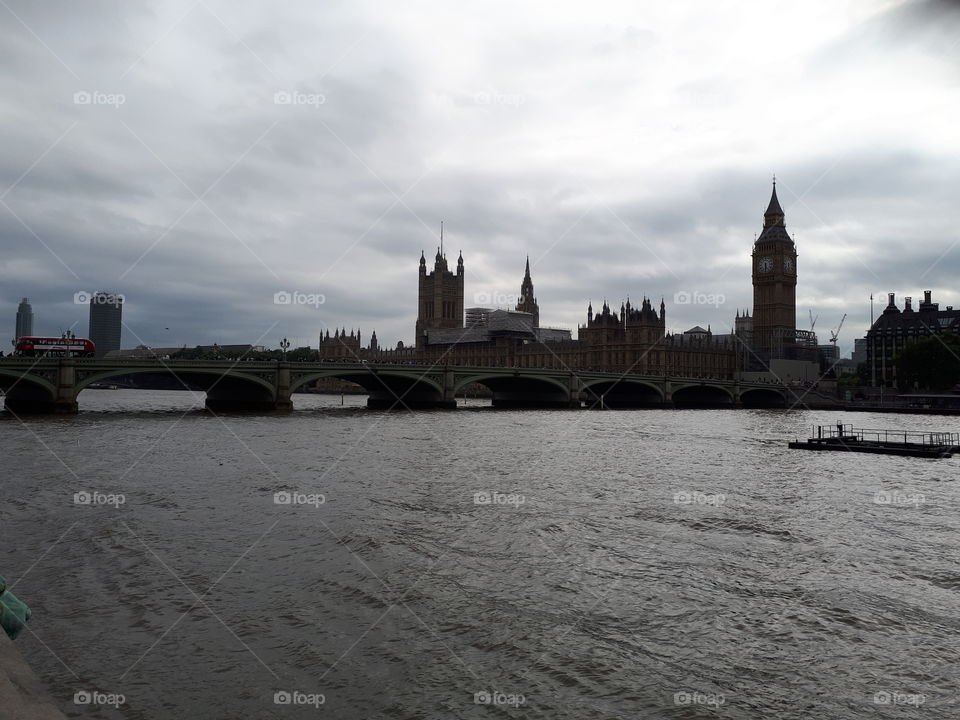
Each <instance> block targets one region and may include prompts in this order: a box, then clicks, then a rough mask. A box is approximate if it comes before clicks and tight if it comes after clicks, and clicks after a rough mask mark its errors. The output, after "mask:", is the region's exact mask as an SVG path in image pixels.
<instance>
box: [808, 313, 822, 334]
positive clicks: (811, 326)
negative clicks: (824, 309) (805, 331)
mask: <svg viewBox="0 0 960 720" xmlns="http://www.w3.org/2000/svg"><path fill="white" fill-rule="evenodd" d="M807 312H808V313H810V332H813V326H814V325H816V324H817V320H819V319H820V315H819V314H817V316H816V317H814V316H813V310H807Z"/></svg>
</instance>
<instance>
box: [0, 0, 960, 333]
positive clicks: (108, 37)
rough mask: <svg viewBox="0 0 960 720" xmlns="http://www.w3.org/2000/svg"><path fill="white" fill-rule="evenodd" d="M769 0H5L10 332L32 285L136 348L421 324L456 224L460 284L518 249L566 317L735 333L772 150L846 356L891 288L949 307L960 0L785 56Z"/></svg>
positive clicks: (5, 276)
mask: <svg viewBox="0 0 960 720" xmlns="http://www.w3.org/2000/svg"><path fill="white" fill-rule="evenodd" d="M814 5H816V4H814ZM761 8H763V9H765V8H766V6H765V5H764V6H759V5H758V6H757V8H754V9H753V10H748V9H746V8H745V9H743V10H742V11H739V12H738V13H733V14H729V13H725V12H721V11H720V10H719V9H702V10H700V11H698V12H693V11H691V10H687V9H684V8H670V7H663V8H658V9H652V8H648V9H646V10H642V9H637V8H636V7H634V6H633V4H630V3H625V4H623V5H619V4H617V3H601V4H600V5H597V6H591V7H589V8H583V9H580V10H578V9H576V8H566V9H565V8H555V9H554V10H552V11H551V13H550V14H549V16H546V15H543V14H542V13H539V12H538V11H535V10H533V9H531V8H522V9H521V8H515V7H513V6H508V5H507V4H498V3H493V4H490V5H488V6H485V7H484V9H483V10H482V11H481V10H479V9H466V10H462V11H461V10H458V11H457V12H456V13H453V12H452V11H450V10H449V9H447V8H444V7H443V6H440V5H437V6H423V7H421V8H419V9H418V10H417V11H416V12H414V11H411V10H409V9H404V10H400V9H397V8H386V7H382V6H381V7H378V8H376V9H375V8H372V7H369V6H366V5H364V4H362V3H358V4H334V5H331V6H325V7H323V8H319V7H317V6H315V5H314V4H310V3H286V4H283V5H281V6H277V7H271V8H267V7H265V6H256V5H253V6H235V5H231V4H226V3H218V2H210V3H203V4H196V5H194V4H191V3H188V2H184V3H179V4H177V3H171V4H163V5H157V6H144V7H136V6H131V5H129V4H126V3H120V2H97V3H85V4H83V6H79V5H77V4H75V3H69V2H55V3H39V4H38V3H28V2H13V3H8V9H5V8H0V16H4V22H2V23H0V62H2V63H3V65H4V68H5V70H6V72H4V73H3V74H2V75H0V93H2V95H0V96H2V97H3V100H2V102H0V126H2V128H3V132H4V137H5V139H6V140H7V142H6V144H5V153H4V155H3V156H2V157H0V197H2V200H3V203H4V204H0V238H2V240H0V250H2V253H0V304H2V306H4V307H7V308H8V325H9V326H10V327H11V330H12V323H13V314H14V312H15V309H16V303H17V301H18V300H19V298H20V297H21V296H24V295H26V296H30V297H31V300H32V301H33V303H34V309H35V312H36V313H37V316H38V323H37V325H38V329H39V330H42V331H45V332H56V331H58V330H59V329H61V328H64V327H68V326H71V325H74V324H76V325H77V326H78V327H79V328H80V329H81V330H82V331H84V332H85V331H86V312H87V310H86V308H85V307H83V306H77V305H75V304H74V303H73V301H72V298H73V294H74V293H75V292H77V291H78V290H88V291H92V290H99V289H104V290H113V291H116V292H122V293H123V294H125V295H126V296H127V299H128V300H127V302H128V304H127V306H126V309H125V311H124V319H125V322H126V323H127V325H128V331H126V332H125V339H124V344H126V345H132V344H135V343H136V342H137V338H139V339H140V340H142V341H144V342H149V343H152V344H164V345H179V344H188V345H194V344H198V343H207V342H213V341H217V342H222V343H233V342H254V341H257V340H260V342H262V343H264V344H268V345H276V343H277V342H278V340H279V338H280V337H283V336H288V337H290V338H299V339H300V341H302V342H303V343H307V342H311V343H312V342H314V338H315V337H316V336H317V335H318V334H319V333H320V332H321V331H322V330H324V329H326V328H327V327H330V328H333V327H340V326H346V327H347V328H348V329H349V328H351V327H357V326H360V327H362V328H363V330H364V334H365V336H368V335H369V332H370V331H371V330H373V329H376V330H377V331H378V336H379V337H380V339H381V341H382V342H384V343H385V344H389V345H392V344H395V343H396V341H397V340H401V339H402V340H404V341H409V340H410V339H411V337H412V328H413V323H414V314H415V304H416V292H417V288H416V278H417V262H418V260H419V257H420V251H421V249H423V250H425V251H426V254H427V257H428V258H431V259H432V256H433V254H434V253H435V252H436V247H437V245H438V244H439V224H440V220H441V219H442V220H444V221H445V243H444V244H445V249H446V251H447V254H448V257H449V258H451V259H454V258H455V257H456V255H457V253H458V252H459V251H460V250H462V251H463V254H464V258H465V262H466V271H467V290H466V292H467V298H468V303H467V304H468V305H469V304H471V303H470V298H472V297H473V296H474V295H475V294H476V293H478V292H486V293H491V292H501V293H515V292H517V291H518V289H519V283H520V280H521V277H522V273H523V262H524V259H525V256H526V255H528V254H529V256H530V258H531V262H532V266H533V276H534V282H535V284H536V289H537V295H538V299H539V301H540V304H541V317H542V319H543V321H544V322H546V323H550V324H555V325H561V326H567V327H576V325H577V323H579V322H582V321H583V319H584V317H585V312H586V304H587V302H588V301H589V300H591V299H592V300H593V302H594V306H595V307H598V306H599V305H600V304H601V303H602V301H603V300H604V298H606V299H607V300H608V301H609V302H610V303H611V304H613V305H615V306H616V307H619V305H620V302H621V300H623V299H625V298H626V297H627V296H629V297H630V298H631V300H633V301H634V302H637V301H639V300H640V299H641V298H642V297H643V296H644V295H647V296H649V297H650V298H651V299H653V301H654V302H655V303H659V301H660V298H661V297H663V298H665V300H666V303H667V317H668V325H669V326H670V327H672V328H674V329H677V330H683V329H686V328H688V327H690V326H692V325H696V324H700V325H704V326H706V325H707V324H708V323H709V324H711V325H712V326H713V327H714V328H715V329H724V328H727V327H729V325H730V323H731V322H732V318H733V315H734V313H735V312H736V310H737V309H738V308H748V307H750V306H751V305H752V290H751V287H750V259H749V258H750V250H751V245H752V242H753V238H754V236H755V234H756V233H757V232H759V230H760V228H761V221H762V213H763V210H764V209H765V207H766V203H767V200H768V198H769V192H770V184H769V183H770V175H771V174H772V173H773V172H776V173H777V176H778V179H779V183H778V190H779V193H780V198H781V201H782V203H783V205H784V208H785V210H786V212H787V226H788V229H789V230H790V231H791V232H793V233H796V239H797V243H798V248H799V251H800V256H801V259H800V286H799V287H798V316H799V318H798V319H799V320H800V325H801V327H802V326H804V319H805V317H806V311H807V309H808V307H809V308H810V309H812V310H813V311H814V313H815V314H817V313H820V314H821V315H822V318H823V319H822V320H821V324H823V325H829V324H830V323H833V325H831V326H832V327H835V326H836V324H837V323H838V322H839V318H840V317H841V316H842V315H843V313H844V312H847V313H848V314H849V317H848V319H847V321H846V323H845V325H844V334H843V336H842V341H841V342H842V345H843V346H844V347H845V348H847V349H848V348H849V347H850V345H852V342H850V339H852V337H854V336H856V335H859V334H861V333H862V332H863V331H864V330H865V329H866V326H867V324H868V323H869V295H870V293H871V292H874V293H877V294H878V296H879V294H885V293H886V292H887V291H888V290H890V291H896V292H897V293H898V295H899V296H903V295H907V294H912V295H913V296H920V295H921V291H922V290H924V289H933V290H935V294H936V296H937V297H939V298H941V301H942V302H943V303H944V304H955V305H960V297H958V296H957V294H956V293H957V291H956V281H955V278H956V277H957V275H958V270H960V259H958V257H960V250H958V249H957V247H956V246H955V245H954V244H955V243H957V241H958V239H960V238H958V236H957V234H956V232H957V231H956V228H957V227H958V226H960V223H958V217H957V213H958V211H957V209H956V204H955V202H954V200H953V198H952V195H953V189H954V188H956V187H957V186H958V181H960V148H958V146H957V144H956V139H955V137H956V136H955V133H953V132H948V130H947V129H948V128H950V127H951V126H950V122H951V121H952V115H953V114H955V113H953V112H952V111H951V108H955V107H956V101H957V99H958V97H957V93H958V87H957V84H956V75H955V68H956V66H957V65H956V62H955V60H956V57H957V54H958V47H957V43H956V41H955V38H956V37H960V35H958V34H957V29H958V25H960V20H958V18H957V13H956V11H955V9H954V8H955V5H953V4H951V3H937V2H926V3H902V4H897V5H891V6H889V7H888V8H887V9H881V10H880V11H877V10H876V9H875V8H874V7H873V6H872V5H871V4H870V3H866V2H864V3H862V4H856V3H855V4H853V5H851V6H850V8H848V9H847V10H846V11H844V12H846V14H845V15H844V14H842V13H841V11H840V10H835V11H834V10H831V9H830V7H829V6H827V5H823V6H819V5H816V6H815V7H814V6H811V7H810V8H798V7H797V8H782V11H783V12H789V13H792V14H790V16H789V17H784V18H783V22H789V23H791V26H795V29H797V33H796V35H797V37H796V39H795V41H794V42H793V43H792V44H791V47H790V48H789V52H779V51H778V52H773V51H772V49H771V48H773V47H774V46H775V45H776V41H775V39H774V38H771V37H769V33H768V28H767V27H766V26H765V25H764V23H765V22H766V21H767V20H768V19H769V18H767V15H766V14H765V12H759V9H761ZM805 12H806V14H804V13H805ZM13 13H15V14H16V16H19V19H17V17H14V14H13ZM808 16H809V17H808ZM765 18H767V20H765ZM750 23H755V24H756V25H755V26H751V25H750ZM804 23H806V25H804ZM821 27H822V28H829V31H827V30H826V29H824V30H823V33H822V37H821V35H818V32H819V31H820V29H821ZM28 28H29V29H28ZM748 41H749V42H748ZM780 50H783V48H782V47H780ZM77 93H87V94H89V95H90V102H86V103H84V102H82V99H83V96H81V101H80V102H78V100H77V98H76V97H75V96H76V94H77ZM97 93H99V95H96V94H97ZM111 97H112V98H113V101H114V102H113V103H112V104H111V102H110V99H111ZM118 98H122V101H120V100H119V99H118ZM198 196H200V197H201V198H202V199H201V200H198ZM284 291H286V292H293V291H299V292H303V293H314V294H322V295H323V296H324V298H325V302H324V303H323V304H322V305H320V306H318V307H309V306H307V307H290V306H283V305H279V306H278V305H275V304H274V302H273V297H274V294H275V293H277V292H284ZM680 292H687V293H702V294H709V295H712V296H713V297H714V298H721V297H722V298H723V302H717V303H715V304H713V305H682V304H677V303H675V302H674V296H675V294H677V293H680ZM884 297H885V295H884ZM818 327H819V325H818ZM166 328H170V329H169V330H167V329H166ZM264 333H266V335H265V336H263V334H264ZM261 336H263V337H262V339H261Z"/></svg>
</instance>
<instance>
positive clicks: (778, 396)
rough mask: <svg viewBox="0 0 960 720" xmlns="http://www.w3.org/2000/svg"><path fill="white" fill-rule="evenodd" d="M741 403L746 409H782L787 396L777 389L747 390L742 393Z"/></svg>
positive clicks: (785, 403)
mask: <svg viewBox="0 0 960 720" xmlns="http://www.w3.org/2000/svg"><path fill="white" fill-rule="evenodd" d="M740 403H741V404H742V405H743V407H745V408H782V407H786V405H787V395H786V393H785V392H783V391H782V390H777V389H776V388H759V387H758V388H747V389H745V390H741V391H740Z"/></svg>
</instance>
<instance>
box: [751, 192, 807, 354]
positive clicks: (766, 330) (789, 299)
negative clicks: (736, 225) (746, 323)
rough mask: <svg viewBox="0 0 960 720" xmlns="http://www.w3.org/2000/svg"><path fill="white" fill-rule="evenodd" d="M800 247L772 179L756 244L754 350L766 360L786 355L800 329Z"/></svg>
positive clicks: (754, 258) (754, 267)
mask: <svg viewBox="0 0 960 720" xmlns="http://www.w3.org/2000/svg"><path fill="white" fill-rule="evenodd" d="M796 289H797V249H796V248H795V247H794V244H793V240H792V239H791V238H790V236H789V235H788V234H787V228H786V222H785V218H784V213H783V208H781V207H780V201H779V200H778V199H777V181H776V179H774V181H773V193H772V194H771V196H770V204H769V205H768V206H767V210H766V212H765V213H764V214H763V230H762V231H761V232H760V236H759V237H758V238H757V240H756V242H755V243H754V245H753V351H754V353H756V355H757V356H758V358H759V359H761V360H764V361H767V360H773V359H780V358H785V357H787V356H788V355H789V349H790V347H791V346H792V345H794V343H795V336H796V331H797V299H796Z"/></svg>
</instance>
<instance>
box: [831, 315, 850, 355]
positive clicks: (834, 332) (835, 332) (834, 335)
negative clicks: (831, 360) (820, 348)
mask: <svg viewBox="0 0 960 720" xmlns="http://www.w3.org/2000/svg"><path fill="white" fill-rule="evenodd" d="M846 319H847V314H846V313H844V314H843V317H842V318H840V324H839V325H837V329H836V330H831V331H830V342H832V343H833V346H834V347H836V346H837V336H838V335H839V334H840V328H842V327H843V321H844V320H846Z"/></svg>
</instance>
